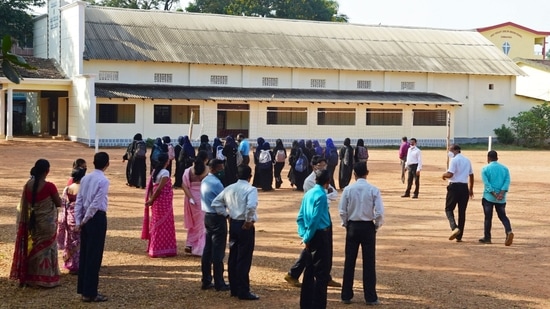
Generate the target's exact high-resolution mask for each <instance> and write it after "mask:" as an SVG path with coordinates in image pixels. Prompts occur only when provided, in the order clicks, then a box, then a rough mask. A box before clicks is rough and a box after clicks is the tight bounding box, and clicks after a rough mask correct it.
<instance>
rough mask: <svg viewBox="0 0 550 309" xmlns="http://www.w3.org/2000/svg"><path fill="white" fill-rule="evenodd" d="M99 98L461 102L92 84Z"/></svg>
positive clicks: (415, 95) (378, 94)
mask: <svg viewBox="0 0 550 309" xmlns="http://www.w3.org/2000/svg"><path fill="white" fill-rule="evenodd" d="M95 96H96V97H98V98H124V99H181V100H215V101H216V100H223V101H261V102H314V103H317V102H319V103H392V104H429V105H434V104H438V105H439V104H440V105H461V104H462V103H460V102H458V101H455V100H453V99H451V98H449V97H446V96H442V95H440V94H435V93H422V92H383V91H343V90H309V89H308V90H301V89H280V88H274V89H266V88H229V87H187V86H170V85H136V84H107V83H105V84H104V83H96V84H95Z"/></svg>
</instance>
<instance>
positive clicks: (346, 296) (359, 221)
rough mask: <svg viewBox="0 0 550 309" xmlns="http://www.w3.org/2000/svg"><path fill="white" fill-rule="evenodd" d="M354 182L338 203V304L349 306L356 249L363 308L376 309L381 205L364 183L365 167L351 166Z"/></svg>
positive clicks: (374, 190) (362, 164)
mask: <svg viewBox="0 0 550 309" xmlns="http://www.w3.org/2000/svg"><path fill="white" fill-rule="evenodd" d="M353 171H354V173H355V180H356V182H355V183H354V184H352V185H350V186H347V187H346V188H345V189H344V192H343V193H342V198H341V199H340V205H339V207H338V208H339V212H340V218H341V219H342V226H344V227H345V228H346V249H345V254H346V257H345V262H344V284H343V286H342V294H341V297H342V302H343V303H344V304H351V299H352V298H353V279H354V274H355V263H356V261H357V253H358V251H359V245H361V251H362V259H363V295H364V297H365V301H366V303H367V305H378V304H379V303H380V302H379V301H378V295H377V294H376V267H375V266H376V264H375V261H376V254H375V253H376V231H377V230H378V228H380V227H381V226H382V224H383V223H384V204H383V203H382V197H381V196H380V190H378V188H376V187H375V186H373V185H371V184H369V183H368V182H367V175H368V174H369V171H368V170H367V164H366V163H365V162H357V163H355V165H354V166H353Z"/></svg>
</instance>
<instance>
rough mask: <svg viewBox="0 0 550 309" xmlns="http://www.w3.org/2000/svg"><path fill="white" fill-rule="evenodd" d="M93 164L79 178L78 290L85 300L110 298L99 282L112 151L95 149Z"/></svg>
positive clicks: (92, 300)
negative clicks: (102, 292)
mask: <svg viewBox="0 0 550 309" xmlns="http://www.w3.org/2000/svg"><path fill="white" fill-rule="evenodd" d="M94 167H95V170H94V171H93V172H91V173H90V174H88V175H86V176H84V178H82V180H81V181H80V190H79V192H78V195H77V196H76V202H75V224H76V227H75V229H76V231H80V262H79V269H78V282H77V293H78V294H81V295H82V301H83V302H103V301H106V300H107V297H106V296H104V295H101V294H99V293H98V292H97V286H98V283H99V269H100V268H101V260H102V259H103V249H104V247H105V235H106V233H107V202H108V197H107V195H108V192H109V180H108V179H107V178H106V177H105V170H107V168H108V167H109V155H108V154H107V153H106V152H98V153H96V154H95V155H94Z"/></svg>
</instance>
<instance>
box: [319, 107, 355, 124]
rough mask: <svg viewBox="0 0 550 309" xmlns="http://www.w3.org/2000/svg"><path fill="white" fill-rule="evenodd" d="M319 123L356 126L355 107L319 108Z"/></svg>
mask: <svg viewBox="0 0 550 309" xmlns="http://www.w3.org/2000/svg"><path fill="white" fill-rule="evenodd" d="M317 125H320V126H325V125H326V126H329V125H336V126H354V125H355V108H319V109H318V110H317Z"/></svg>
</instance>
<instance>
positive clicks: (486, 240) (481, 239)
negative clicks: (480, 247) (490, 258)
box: [479, 238, 491, 244]
mask: <svg viewBox="0 0 550 309" xmlns="http://www.w3.org/2000/svg"><path fill="white" fill-rule="evenodd" d="M479 242H480V243H482V244H490V243H491V240H490V239H486V238H480V239H479Z"/></svg>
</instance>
